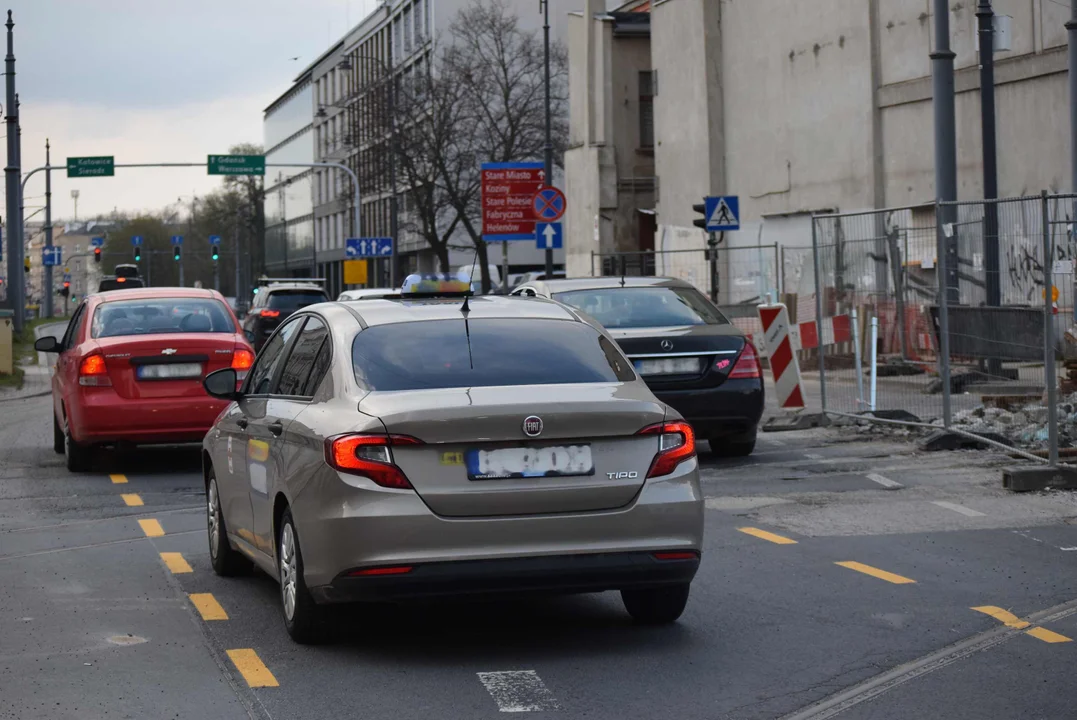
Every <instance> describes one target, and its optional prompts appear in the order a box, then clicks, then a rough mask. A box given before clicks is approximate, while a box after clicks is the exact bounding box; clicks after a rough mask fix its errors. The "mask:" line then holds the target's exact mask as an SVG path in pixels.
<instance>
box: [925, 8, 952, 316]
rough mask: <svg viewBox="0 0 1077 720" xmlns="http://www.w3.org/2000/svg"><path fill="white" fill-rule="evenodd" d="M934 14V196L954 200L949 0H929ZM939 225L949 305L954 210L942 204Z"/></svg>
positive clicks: (941, 280)
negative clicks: (947, 229)
mask: <svg viewBox="0 0 1077 720" xmlns="http://www.w3.org/2000/svg"><path fill="white" fill-rule="evenodd" d="M932 7H933V10H934V13H935V51H934V52H933V53H931V55H930V56H929V57H930V58H931V90H932V95H933V96H934V102H933V104H934V109H935V197H936V198H937V199H938V200H940V201H942V202H954V201H955V200H957V130H956V128H955V120H954V57H955V55H954V52H953V50H951V49H950V3H949V2H948V1H947V0H932ZM940 209H941V213H940V215H939V219H940V221H941V222H940V224H941V225H943V226H949V227H950V228H952V229H953V232H952V233H950V234H949V237H947V235H946V233H945V231H943V232H940V233H939V242H938V244H939V252H940V253H942V254H943V255H944V257H940V260H942V261H943V262H944V267H945V268H946V273H945V276H943V277H940V278H939V284H940V288H939V289H940V291H942V292H946V293H947V299H948V300H949V302H950V303H951V304H956V303H957V302H958V300H959V299H960V295H959V293H958V286H957V229H956V228H955V227H954V225H955V224H956V219H957V209H956V208H955V207H954V206H953V205H946V206H942V207H941V208H940Z"/></svg>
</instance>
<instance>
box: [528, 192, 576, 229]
mask: <svg viewBox="0 0 1077 720" xmlns="http://www.w3.org/2000/svg"><path fill="white" fill-rule="evenodd" d="M531 206H532V208H533V209H534V210H535V217H536V218H538V219H539V220H541V221H543V222H556V221H558V220H560V219H561V217H562V216H563V215H564V214H565V208H566V207H567V206H568V200H566V199H565V194H564V193H563V192H561V191H560V190H558V189H557V188H555V187H544V188H542V189H541V190H539V191H538V192H537V193H535V197H534V198H532V200H531Z"/></svg>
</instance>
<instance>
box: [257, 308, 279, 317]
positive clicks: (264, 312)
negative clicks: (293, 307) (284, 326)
mask: <svg viewBox="0 0 1077 720" xmlns="http://www.w3.org/2000/svg"><path fill="white" fill-rule="evenodd" d="M259 314H260V315H261V316H262V317H280V310H269V309H263V310H262V312H261V313H259Z"/></svg>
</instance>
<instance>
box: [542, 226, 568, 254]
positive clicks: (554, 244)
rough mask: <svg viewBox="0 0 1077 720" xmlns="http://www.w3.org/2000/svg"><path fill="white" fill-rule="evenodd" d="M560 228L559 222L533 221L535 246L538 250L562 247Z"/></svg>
mask: <svg viewBox="0 0 1077 720" xmlns="http://www.w3.org/2000/svg"><path fill="white" fill-rule="evenodd" d="M561 228H562V225H561V223H559V222H550V223H545V222H540V223H535V246H536V247H538V249H539V250H557V249H558V248H561V247H564V243H563V237H564V235H563V234H562V232H561Z"/></svg>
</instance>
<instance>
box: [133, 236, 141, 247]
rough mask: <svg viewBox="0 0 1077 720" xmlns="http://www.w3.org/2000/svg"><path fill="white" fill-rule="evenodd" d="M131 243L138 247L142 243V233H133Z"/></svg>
mask: <svg viewBox="0 0 1077 720" xmlns="http://www.w3.org/2000/svg"><path fill="white" fill-rule="evenodd" d="M131 244H132V245H134V246H135V247H138V246H139V245H141V244H142V236H141V235H132V236H131Z"/></svg>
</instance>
